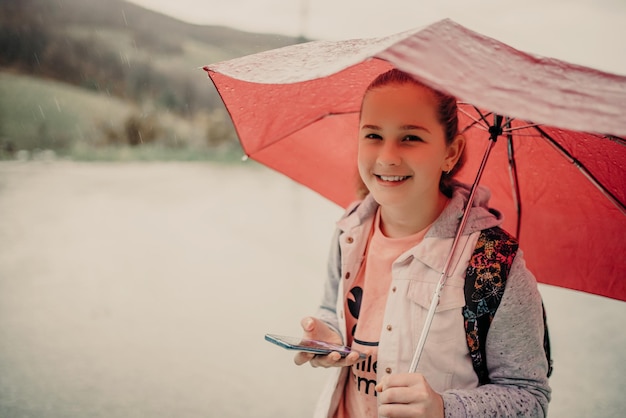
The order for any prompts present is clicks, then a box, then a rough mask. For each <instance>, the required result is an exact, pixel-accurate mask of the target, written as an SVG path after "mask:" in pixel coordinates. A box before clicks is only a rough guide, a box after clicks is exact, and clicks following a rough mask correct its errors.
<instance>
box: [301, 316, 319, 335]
mask: <svg viewBox="0 0 626 418" xmlns="http://www.w3.org/2000/svg"><path fill="white" fill-rule="evenodd" d="M315 322H316V320H315V318H313V317H310V316H307V317H305V318H302V321H300V325H301V326H302V329H303V330H304V332H313V330H314V329H315Z"/></svg>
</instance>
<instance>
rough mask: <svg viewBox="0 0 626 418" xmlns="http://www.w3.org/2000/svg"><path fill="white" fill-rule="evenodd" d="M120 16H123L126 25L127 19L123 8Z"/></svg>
mask: <svg viewBox="0 0 626 418" xmlns="http://www.w3.org/2000/svg"><path fill="white" fill-rule="evenodd" d="M122 17H123V18H124V24H125V25H126V26H128V20H126V13H124V10H123V9H122Z"/></svg>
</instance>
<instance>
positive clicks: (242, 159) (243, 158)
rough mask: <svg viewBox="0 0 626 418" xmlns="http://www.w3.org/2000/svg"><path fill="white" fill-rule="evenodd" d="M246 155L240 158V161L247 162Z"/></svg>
mask: <svg viewBox="0 0 626 418" xmlns="http://www.w3.org/2000/svg"><path fill="white" fill-rule="evenodd" d="M248 158H249V157H248V154H244V155H243V157H241V161H248Z"/></svg>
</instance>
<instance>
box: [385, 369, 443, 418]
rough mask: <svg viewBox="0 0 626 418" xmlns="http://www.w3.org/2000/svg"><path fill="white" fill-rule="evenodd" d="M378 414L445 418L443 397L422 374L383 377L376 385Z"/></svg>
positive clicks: (394, 417) (390, 416)
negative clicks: (378, 403)
mask: <svg viewBox="0 0 626 418" xmlns="http://www.w3.org/2000/svg"><path fill="white" fill-rule="evenodd" d="M376 391H377V392H378V399H379V401H380V406H379V408H378V414H379V415H381V416H384V417H388V418H444V412H443V398H442V397H441V395H440V394H438V393H437V392H435V391H434V390H433V389H432V388H431V387H430V385H429V384H428V382H427V381H426V378H425V377H424V376H423V375H421V374H419V373H398V374H390V375H386V376H383V378H382V379H381V381H380V382H379V383H378V384H377V385H376Z"/></svg>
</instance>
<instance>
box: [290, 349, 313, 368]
mask: <svg viewBox="0 0 626 418" xmlns="http://www.w3.org/2000/svg"><path fill="white" fill-rule="evenodd" d="M314 357H315V354H312V353H303V352H298V353H296V355H295V356H294V357H293V362H294V363H296V365H298V366H301V365H303V364H305V363H308V362H309V361H311V360H313V358H314Z"/></svg>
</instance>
